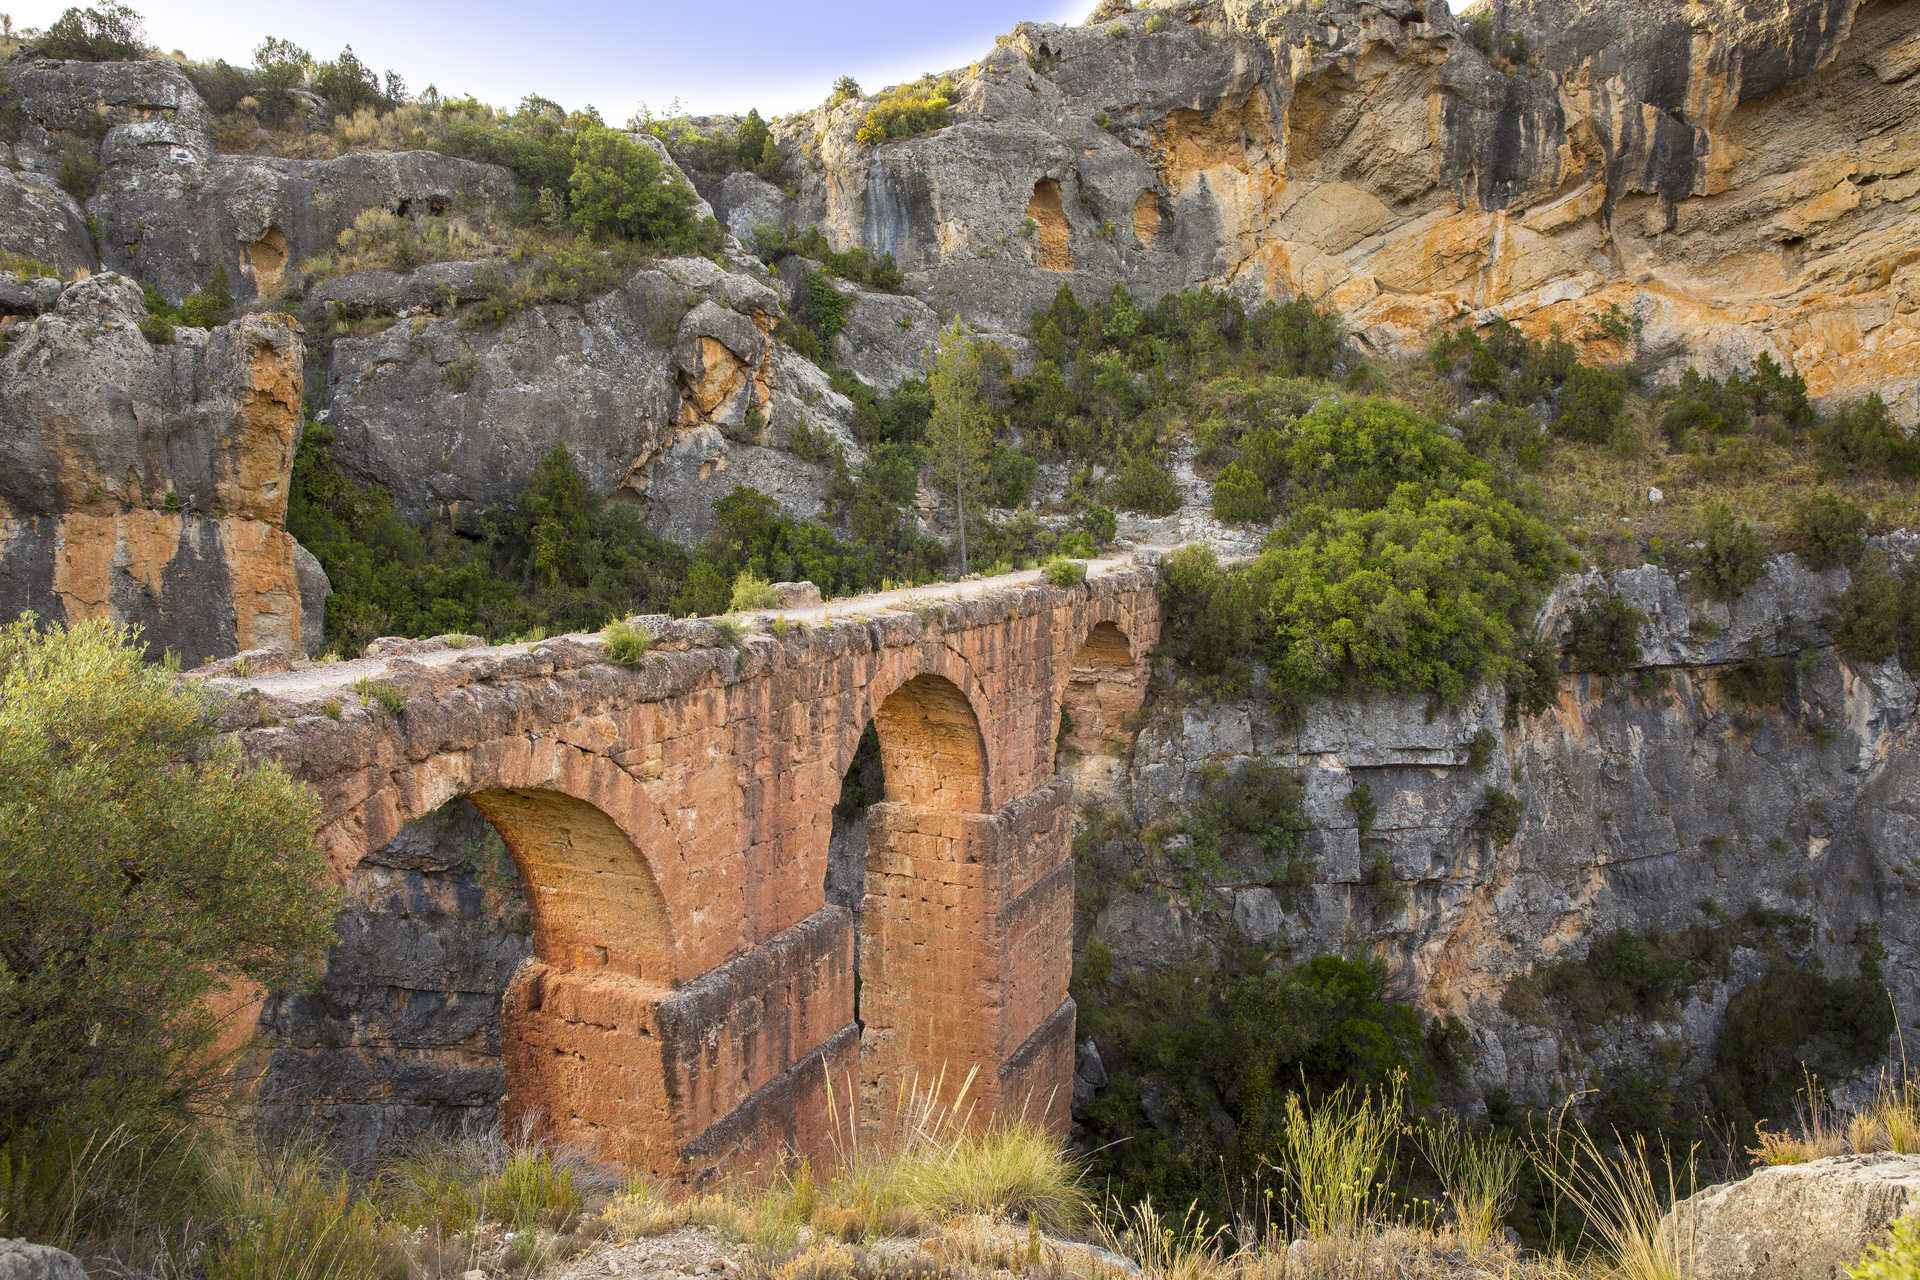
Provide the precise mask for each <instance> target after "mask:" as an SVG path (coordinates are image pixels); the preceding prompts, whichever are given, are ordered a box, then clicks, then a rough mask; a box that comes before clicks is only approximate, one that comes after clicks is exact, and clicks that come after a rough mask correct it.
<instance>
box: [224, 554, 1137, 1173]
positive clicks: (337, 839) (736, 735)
mask: <svg viewBox="0 0 1920 1280" xmlns="http://www.w3.org/2000/svg"><path fill="white" fill-rule="evenodd" d="M741 617H742V619H743V620H744V621H746V622H747V623H748V625H749V626H750V628H751V630H750V631H749V633H748V635H747V636H746V637H745V639H744V640H742V641H741V642H740V643H739V645H738V647H736V646H735V645H734V644H733V643H731V642H730V641H729V639H728V637H727V636H726V635H725V633H724V632H723V631H722V630H721V629H720V628H718V627H716V626H715V625H713V623H711V622H709V621H705V620H678V621H676V620H669V619H665V618H659V619H651V620H649V622H648V627H649V629H650V630H651V631H652V632H653V633H654V636H655V639H654V643H653V646H652V648H651V650H650V651H649V652H648V654H647V656H646V657H645V658H644V659H643V660H641V661H640V662H639V663H637V664H635V665H631V666H618V665H613V664H610V663H608V662H607V661H606V658H605V643H604V639H603V637H601V636H598V635H570V636H560V637H556V638H553V639H548V640H543V641H538V642H534V643H527V644H515V645H500V646H475V647H465V648H463V647H458V642H457V641H455V642H453V643H449V641H448V640H446V639H444V638H443V639H441V640H430V641H379V642H376V643H375V645H373V646H371V647H370V650H371V653H372V654H373V656H370V657H368V658H363V659H358V660H355V661H351V662H336V663H320V664H310V663H299V664H296V665H293V666H291V667H289V666H284V665H282V666H280V668H279V669H277V670H272V669H268V667H269V665H271V664H270V660H267V659H263V658H262V657H260V656H259V655H250V656H249V657H248V661H247V665H246V666H244V667H240V668H238V670H244V671H245V672H246V673H247V674H246V675H245V676H244V677H242V676H240V675H238V673H237V671H236V663H235V660H233V659H229V660H226V661H225V662H222V663H216V664H212V665H210V666H209V667H207V668H204V669H203V672H202V675H203V676H204V678H206V679H207V680H208V682H209V683H210V684H211V685H212V686H213V687H215V688H217V689H220V690H222V691H224V692H227V693H229V694H232V695H235V698H234V701H233V703H232V704H231V705H230V706H229V707H228V709H227V710H226V711H225V713H224V718H223V724H224V725H226V726H227V727H229V728H232V729H234V730H236V731H237V732H238V734H239V737H240V739H241V742H242V745H243V748H244V750H245V752H246V755H247V756H248V758H249V759H254V760H259V759H266V758H273V759H277V760H279V761H280V762H281V763H282V764H283V765H284V766H285V767H286V768H287V770H288V771H289V772H290V773H292V774H293V775H294V776H295V777H297V778H300V779H302V780H304V781H306V782H308V783H310V784H311V785H312V786H313V787H314V788H315V790H316V791H317V793H318V794H319V796H320V803H321V821H322V830H321V841H322V845H323V848H324V849H325V851H326V855H327V860H328V866H329V868H330V870H331V872H332V873H333V874H334V875H335V876H336V877H339V878H341V879H343V880H344V879H345V877H346V876H347V875H349V874H350V873H351V871H352V870H353V868H354V866H355V865H356V864H357V863H358V862H359V861H360V860H361V859H362V858H363V857H365V856H366V855H367V854H368V853H369V852H370V851H372V850H375V849H378V848H380V847H381V846H382V845H383V844H384V843H385V842H387V841H388V840H390V839H392V838H393V837H394V836H395V835H396V834H397V833H398V832H399V831H400V830H401V828H402V827H404V826H406V824H408V823H410V822H412V821H414V820H416V819H419V818H422V817H424V816H426V815H428V814H430V813H432V812H433V811H434V810H436V809H438V808H439V807H440V806H441V805H443V804H445V803H447V802H448V801H450V800H453V799H456V798H459V797H465V798H466V799H468V800H470V801H471V802H472V803H473V804H474V806H475V807H476V808H478V809H479V810H480V812H481V813H482V814H484V815H485V816H486V818H487V819H488V821H490V822H491V823H492V824H493V826H494V827H495V828H496V829H497V830H498V831H499V833H500V834H501V836H502V837H503V839H504V840H505V842H506V844H507V846H508V849H509V850H510V852H511V853H512V855H513V858H514V862H515V864H516V865H517V867H518V869H519V872H520V878H521V882H522V888H523V890H524V892H525V895H526V898H527V901H528V903H529V906H530V908H531V911H532V916H533V951H534V954H533V958H532V960H530V961H528V962H527V963H526V964H524V965H523V966H522V967H521V968H520V970H519V971H517V972H516V973H515V975H514V978H513V981H512V983H511V985H510V986H509V988H508V990H507V993H506V995H505V997H504V1000H503V1005H502V1022H501V1053H502V1058H503V1062H504V1066H505V1074H506V1081H507V1096H506V1105H505V1110H504V1113H503V1118H504V1120H505V1122H506V1123H507V1124H509V1125H515V1124H518V1123H521V1122H522V1121H523V1120H526V1119H529V1118H530V1119H532V1120H533V1121H534V1122H535V1123H537V1124H538V1125H539V1126H540V1127H541V1128H542V1129H544V1130H545V1131H546V1132H548V1133H551V1134H553V1135H554V1136H557V1137H560V1138H564V1139H567V1140H570V1141H575V1142H580V1143H583V1144H586V1145H588V1146H591V1147H593V1148H595V1149H597V1150H599V1151H600V1152H602V1153H603V1154H604V1155H606V1156H608V1157H610V1158H613V1159H616V1160H620V1161H623V1162H625V1163H629V1164H634V1165H639V1166H643V1167H645V1168H647V1169H649V1170H651V1171H653V1172H654V1173H656V1174H658V1175H661V1176H668V1177H688V1176H700V1175H704V1174H707V1173H710V1172H714V1171H719V1170H739V1169H746V1168H750V1167H752V1166H754V1165H756V1164H759V1165H764V1164H765V1163H766V1162H767V1161H768V1160H769V1159H770V1158H772V1157H774V1156H776V1155H777V1154H778V1153H779V1152H781V1151H783V1150H785V1151H791V1152H795V1153H798V1154H802V1155H811V1156H816V1157H818V1156H824V1155H825V1154H827V1152H828V1149H829V1147H830V1145H831V1142H832V1137H833V1135H832V1133H831V1124H832V1123H833V1119H832V1118H833V1117H834V1116H836V1115H837V1116H838V1117H841V1118H842V1119H844V1118H845V1117H847V1116H850V1115H854V1114H859V1115H862V1116H863V1117H864V1118H865V1119H866V1120H867V1121H868V1122H869V1123H877V1122H879V1121H881V1120H882V1119H883V1118H884V1116H883V1113H884V1110H885V1107H884V1099H885V1098H886V1097H888V1096H890V1095H891V1093H892V1092H893V1090H895V1089H896V1088H897V1087H898V1086H899V1085H900V1084H901V1083H902V1082H905V1081H909V1080H915V1079H917V1080H919V1081H920V1082H922V1083H926V1082H931V1081H934V1080H937V1079H943V1080H945V1081H947V1082H949V1087H951V1086H952V1085H953V1084H954V1083H957V1082H958V1081H960V1080H962V1079H965V1078H966V1077H967V1075H968V1073H969V1072H972V1073H974V1079H973V1084H972V1090H971V1093H970V1094H969V1097H970V1099H972V1101H973V1102H974V1104H975V1105H976V1106H977V1107H981V1108H985V1109H987V1110H993V1109H1002V1110H1021V1109H1024V1110H1026V1111H1028V1112H1029V1113H1038V1114H1041V1115H1044V1116H1045V1117H1046V1118H1047V1119H1048V1120H1049V1121H1050V1122H1053V1123H1055V1124H1058V1125H1061V1126H1064V1124H1065V1120H1066V1112H1067V1105H1068V1100H1069V1095H1070V1092H1071V1082H1072V1074H1073V1017H1074V1009H1073V1003H1072V1001H1071V1000H1070V999H1068V997H1067V980H1068V976H1069V973H1070V970H1071V966H1072V954H1071V951H1072V922H1073V866H1072V861H1071V857H1070V853H1071V849H1070V841H1069V800H1070V793H1071V786H1070V784H1069V783H1068V781H1067V780H1066V779H1065V778H1062V777H1059V776H1058V775H1056V773H1055V771H1054V768H1055V761H1054V753H1055V746H1056V740H1057V739H1058V738H1059V736H1060V728H1061V724H1062V721H1061V715H1062V712H1063V711H1064V712H1065V713H1066V714H1067V716H1068V717H1069V725H1070V728H1069V732H1068V735H1067V738H1068V741H1069V742H1070V743H1072V744H1073V745H1075V746H1078V747H1080V748H1081V749H1083V750H1084V749H1091V748H1095V747H1097V746H1098V745H1099V743H1100V742H1101V741H1102V740H1103V739H1106V738H1110V737H1116V736H1118V735H1119V734H1120V733H1121V732H1122V725H1123V721H1124V720H1125V718H1126V716H1127V715H1129V714H1130V713H1131V712H1133V711H1134V710H1136V709H1137V708H1138V707H1139V705H1140V703H1141V701H1142V698H1143V697H1144V693H1145V685H1146V673H1147V659H1148V655H1149V654H1150V653H1151V651H1152V648H1153V645H1154V643H1155V641H1156V640H1157V639H1158V635H1159V628H1160V611H1159V601H1158V597H1157V595H1156V592H1155V589H1154V574H1153V571H1152V570H1151V569H1148V568H1143V567H1139V566H1136V565H1134V564H1133V563H1132V562H1130V561H1122V560H1101V561H1095V562H1092V563H1091V564H1090V565H1089V566H1088V575H1087V580H1086V582H1085V583H1084V584H1082V585H1079V586H1075V587H1070V588H1060V587H1055V586H1052V585H1050V584H1048V583H1047V582H1046V581H1044V579H1043V577H1042V575H1041V574H1040V573H1039V572H1037V571H1029V572H1026V573H1018V574H1010V575H1005V576H1001V577H996V578H989V579H984V580H975V581H970V582H961V583H947V584H941V585H938V586H933V587H924V588H917V589H909V590H902V591H894V592H888V593H884V594H881V595H874V596H864V597H857V598H852V599H846V600H837V601H834V602H831V603H829V604H825V605H818V606H813V607H810V608H797V609H787V610H772V611H765V612H759V613H752V614H743V615H741ZM286 661H288V660H287V659H285V658H281V659H280V662H282V663H285V662H286ZM374 683H380V684H385V685H390V686H391V687H392V688H391V690H388V691H386V692H388V694H389V696H391V693H392V692H393V691H397V692H398V694H399V695H400V696H401V697H402V698H403V699H404V703H403V705H401V707H400V709H399V711H398V712H397V713H389V712H387V711H385V710H384V709H383V708H382V706H381V705H380V698H379V696H377V694H376V693H375V690H374V689H373V687H372V686H373V684H374ZM363 694H364V695H365V696H362V695H363ZM869 724H871V725H872V726H873V727H874V729H875V730H876V732H877V735H878V738H879V742H880V754H881V760H882V766H883V772H884V775H885V795H884V799H883V800H881V801H880V802H877V803H875V804H873V805H872V807H871V808H870V809H869V810H868V814H867V831H868V845H867V850H868V852H867V864H866V875H865V883H864V889H863V892H862V893H861V895H860V898H859V901H858V903H857V909H856V910H853V911H849V910H848V909H846V907H845V906H842V905H836V904H835V903H832V902H830V901H828V899H827V896H826V879H827V876H826V872H827V854H828V843H829V837H830V833H831V831H832V827H833V810H834V806H835V804H836V802H837V801H838V800H839V798H840V791H841V780H842V778H843V777H844V776H845V774H846V772H847V769H848V766H849V764H850V763H851V762H852V760H853V758H854V754H855V751H856V749H857V747H858V744H859V742H860V739H861V736H862V734H863V732H864V731H865V730H866V728H867V726H868V725H869ZM856 1086H857V1097H856V1096H855V1092H856ZM830 1090H831V1091H838V1092H841V1093H842V1094H844V1095H845V1096H843V1097H841V1098H840V1099H839V1101H838V1103H837V1104H834V1103H830V1100H829V1091H830Z"/></svg>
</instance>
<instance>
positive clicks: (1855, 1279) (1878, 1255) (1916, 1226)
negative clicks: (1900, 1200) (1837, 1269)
mask: <svg viewBox="0 0 1920 1280" xmlns="http://www.w3.org/2000/svg"><path fill="white" fill-rule="evenodd" d="M1841 1270H1843V1271H1845V1272H1846V1273H1847V1276H1848V1280H1912V1277H1914V1276H1916V1275H1920V1218H1915V1217H1911V1216H1903V1217H1900V1218H1896V1219H1895V1220H1894V1223H1893V1229H1892V1238H1891V1239H1890V1240H1889V1241H1888V1243H1886V1244H1884V1245H1875V1246H1874V1247H1873V1248H1871V1249H1868V1250H1867V1251H1866V1252H1865V1253H1864V1254H1862V1255H1860V1258H1859V1260H1858V1261H1857V1262H1854V1263H1853V1264H1852V1265H1850V1266H1845V1267H1842V1268H1841Z"/></svg>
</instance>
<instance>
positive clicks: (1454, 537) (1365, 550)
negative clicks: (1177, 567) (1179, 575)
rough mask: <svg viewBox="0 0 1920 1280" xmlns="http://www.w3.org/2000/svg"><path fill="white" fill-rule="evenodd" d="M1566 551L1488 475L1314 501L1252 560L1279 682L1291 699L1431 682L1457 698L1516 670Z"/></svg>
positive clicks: (1451, 701) (1272, 676)
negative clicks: (1371, 498) (1359, 500)
mask: <svg viewBox="0 0 1920 1280" xmlns="http://www.w3.org/2000/svg"><path fill="white" fill-rule="evenodd" d="M1561 554H1562V553H1561V549H1560V543H1559V540H1558V539H1557V538H1555V537H1554V535H1553V533H1552V531H1551V530H1549V529H1548V528H1547V526H1546V525H1545V524H1543V523H1542V522H1540V521H1539V520H1538V519H1536V518H1535V517H1533V516H1531V515H1529V514H1527V513H1526V512H1524V511H1522V510H1521V509H1520V508H1519V507H1517V506H1516V505H1514V504H1513V503H1512V502H1510V501H1508V500H1506V499H1504V498H1501V497H1498V496H1496V495H1495V494H1494V493H1493V492H1492V491H1491V490H1490V489H1489V488H1488V487H1487V486H1486V485H1485V484H1484V483H1482V482H1481V481H1479V480H1471V481H1468V482H1466V483H1465V484H1462V485H1461V486H1460V487H1459V488H1458V489H1457V490H1456V491H1454V492H1452V493H1444V492H1435V493H1433V494H1432V495H1431V496H1428V495H1425V494H1422V493H1420V492H1419V491H1418V490H1417V489H1416V488H1415V486H1412V485H1408V486H1404V487H1403V488H1402V489H1401V490H1400V491H1398V492H1396V493H1395V494H1394V496H1393V498H1392V499H1391V501H1390V502H1389V503H1388V505H1387V506H1386V507H1384V508H1381V509H1377V510H1354V509H1351V508H1324V507H1316V508H1313V509H1310V510H1309V511H1307V512H1304V513H1302V514H1301V515H1299V516H1296V517H1295V518H1294V519H1293V520H1291V521H1289V523H1288V525H1287V526H1286V536H1285V537H1284V538H1281V539H1278V540H1276V542H1275V544H1274V545H1273V546H1271V547H1270V548H1269V549H1268V550H1267V551H1266V552H1265V553H1264V554H1262V555H1261V557H1260V559H1259V560H1258V561H1257V562H1256V564H1255V566H1254V573H1255V575H1256V577H1257V579H1258V581H1259V582H1260V583H1261V584H1262V603H1263V608H1264V617H1265V622H1266V626H1265V628H1264V629H1265V635H1264V636H1263V644H1264V648H1265V652H1266V657H1267V662H1268V680H1269V684H1270V686H1271V687H1272V689H1273V690H1274V692H1275V693H1276V694H1278V695H1280V696H1282V697H1283V698H1297V697H1299V696H1301V695H1304V694H1335V693H1340V692H1343V691H1347V690H1366V691H1372V692H1378V693H1403V692H1410V691H1421V692H1425V693H1427V694H1429V695H1431V696H1433V697H1434V698H1436V699H1438V700H1440V701H1441V702H1443V703H1445V704H1448V705H1459V704H1460V703H1461V702H1462V701H1464V700H1465V698H1466V697H1467V696H1468V695H1469V694H1470V693H1471V692H1472V691H1473V690H1474V689H1475V688H1476V687H1478V686H1479V685H1481V684H1483V683H1499V682H1502V681H1504V680H1505V679H1507V677H1508V675H1509V674H1511V673H1512V672H1513V671H1514V669H1515V666H1516V663H1517V660H1518V658H1519V656H1520V654H1521V651H1522V648H1523V646H1524V644H1525V640H1526V637H1527V635H1528V634H1529V633H1530V630H1529V629H1530V623H1531V619H1532V615H1533V613H1534V610H1535V609H1536V607H1537V606H1538V603H1539V600H1540V598H1541V597H1542V596H1543V595H1544V594H1545V592H1546V589H1547V587H1548V586H1549V585H1550V584H1551V583H1552V582H1553V581H1554V580H1555V579H1557V578H1558V576H1559V572H1560V563H1561Z"/></svg>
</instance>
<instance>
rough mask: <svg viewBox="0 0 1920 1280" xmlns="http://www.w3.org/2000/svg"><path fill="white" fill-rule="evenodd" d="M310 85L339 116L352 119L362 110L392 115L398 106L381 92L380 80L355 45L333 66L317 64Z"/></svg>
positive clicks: (394, 78) (308, 82)
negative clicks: (355, 113)
mask: <svg viewBox="0 0 1920 1280" xmlns="http://www.w3.org/2000/svg"><path fill="white" fill-rule="evenodd" d="M388 75H389V77H390V79H391V82H392V83H394V84H395V85H396V86H397V85H398V78H397V77H393V76H392V73H391V72H389V73H388ZM307 85H308V87H309V88H311V89H312V90H313V91H314V92H315V93H317V94H319V95H320V96H321V97H323V98H325V99H326V100H327V105H328V106H329V107H331V108H333V111H334V113H335V114H336V115H346V116H350V115H352V114H353V113H354V112H356V111H360V110H373V111H391V110H393V108H394V107H395V106H396V105H397V104H396V103H395V102H394V100H393V99H392V98H390V97H388V96H387V95H386V94H385V93H382V92H381V91H380V77H379V76H378V75H376V74H374V70H373V68H372V67H369V66H368V65H367V64H366V63H364V62H362V61H360V59H359V57H358V56H357V55H356V54H355V53H354V52H353V46H352V45H348V46H347V47H346V48H344V49H342V50H341V51H340V56H339V57H338V58H335V59H334V60H333V61H332V62H321V63H317V64H315V66H314V68H313V72H312V74H311V75H310V76H309V77H308V80H307Z"/></svg>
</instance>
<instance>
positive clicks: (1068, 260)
mask: <svg viewBox="0 0 1920 1280" xmlns="http://www.w3.org/2000/svg"><path fill="white" fill-rule="evenodd" d="M1143 194H1144V193H1143ZM1134 207H1135V209H1136V211H1137V210H1138V208H1139V206H1138V205H1137V204H1136V205H1135V206H1134ZM1027 216H1028V217H1029V218H1032V219H1033V221H1034V222H1035V223H1036V224H1037V225H1038V226H1039V228H1040V230H1039V237H1040V266H1041V268H1042V269H1043V270H1046V271H1071V270H1073V244H1072V241H1071V238H1070V237H1069V235H1068V231H1067V213H1066V210H1065V208H1063V207H1062V205H1061V203H1060V184H1059V183H1058V182H1056V181H1054V180H1053V179H1052V178H1042V179H1040V181H1038V182H1036V183H1034V184H1033V195H1032V197H1031V198H1029V199H1028V201H1027ZM1135 221H1136V224H1137V222H1138V214H1137V212H1136V216H1135Z"/></svg>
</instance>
